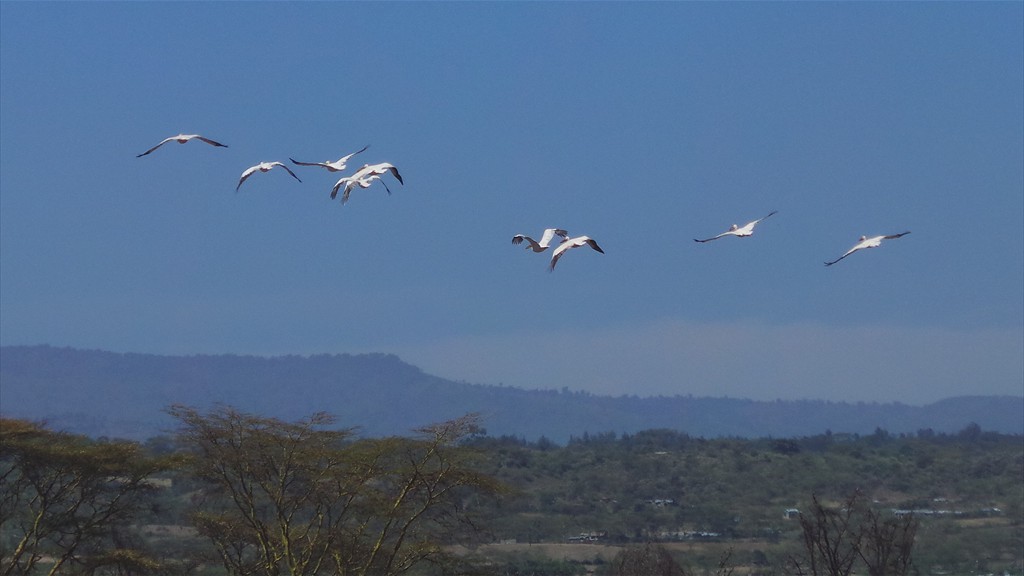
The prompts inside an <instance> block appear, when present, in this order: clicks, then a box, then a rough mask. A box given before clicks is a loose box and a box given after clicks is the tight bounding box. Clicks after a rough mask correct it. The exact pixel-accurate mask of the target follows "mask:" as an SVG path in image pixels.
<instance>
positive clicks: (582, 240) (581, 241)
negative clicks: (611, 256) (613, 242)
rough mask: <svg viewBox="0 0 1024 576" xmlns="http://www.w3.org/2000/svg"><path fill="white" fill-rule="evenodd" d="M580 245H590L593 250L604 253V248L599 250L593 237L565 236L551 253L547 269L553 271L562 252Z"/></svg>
mask: <svg viewBox="0 0 1024 576" xmlns="http://www.w3.org/2000/svg"><path fill="white" fill-rule="evenodd" d="M580 246H590V247H591V248H593V249H594V250H597V251H598V252H600V253H601V254H604V250H601V247H600V246H598V245H597V242H595V241H594V239H593V238H591V237H589V236H577V237H575V238H567V239H565V240H563V241H562V243H561V244H559V245H558V248H555V251H554V252H553V253H552V254H551V265H550V267H549V268H548V270H550V271H554V269H555V264H558V259H559V258H561V257H562V255H563V254H565V253H566V252H568V251H569V250H571V249H573V248H579V247H580Z"/></svg>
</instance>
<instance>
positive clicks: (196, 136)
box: [136, 134, 228, 158]
mask: <svg viewBox="0 0 1024 576" xmlns="http://www.w3.org/2000/svg"><path fill="white" fill-rule="evenodd" d="M189 140H202V141H203V142H206V143H207V144H212V145H213V146H220V147H221V148H227V147H228V146H227V144H221V143H220V142H214V141H213V140H210V139H209V138H206V137H205V136H200V135H199V134H178V135H177V136H171V137H170V138H165V139H164V140H163V141H162V142H160V143H159V144H157V145H156V146H153V147H152V148H150V149H149V150H146V151H145V152H143V153H142V154H139V155H138V156H136V158H142V157H143V156H145V155H146V154H149V153H150V152H152V151H153V150H156V149H157V148H159V147H161V146H163V145H164V144H167V143H168V142H172V141H173V142H177V143H178V144H184V143H185V142H188V141H189Z"/></svg>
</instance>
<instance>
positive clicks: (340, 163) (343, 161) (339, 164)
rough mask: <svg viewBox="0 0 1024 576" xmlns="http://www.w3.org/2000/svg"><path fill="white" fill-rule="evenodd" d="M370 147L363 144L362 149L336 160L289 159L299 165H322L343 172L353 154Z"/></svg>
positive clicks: (332, 170)
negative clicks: (302, 160) (310, 160)
mask: <svg viewBox="0 0 1024 576" xmlns="http://www.w3.org/2000/svg"><path fill="white" fill-rule="evenodd" d="M369 147H370V146H369V145H367V146H363V148H362V150H357V151H355V152H353V153H351V154H349V155H348V156H342V157H341V158H339V159H338V160H335V161H334V162H330V161H327V162H299V161H298V160H296V159H294V158H289V160H291V161H292V163H293V164H297V165H299V166H321V167H323V168H326V169H327V171H328V172H341V171H342V170H344V169H345V168H348V161H349V160H351V159H352V157H353V156H355V155H356V154H359V153H360V152H363V151H365V150H366V149H367V148H369Z"/></svg>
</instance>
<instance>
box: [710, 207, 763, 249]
mask: <svg viewBox="0 0 1024 576" xmlns="http://www.w3.org/2000/svg"><path fill="white" fill-rule="evenodd" d="M775 212H776V210H772V212H771V214H768V216H771V215H772V214H775ZM768 216H765V217H763V218H758V219H757V220H754V221H753V222H747V223H746V224H744V225H743V227H742V228H740V227H739V226H737V225H735V224H733V225H732V226H730V227H729V229H728V230H726V231H725V232H722V233H721V234H719V235H718V236H712V237H711V238H705V239H703V240H698V239H696V238H694V239H693V241H694V242H711V241H712V240H718V239H719V238H721V237H722V236H737V237H740V238H744V237H746V236H750V235H752V234H753V233H754V226H757V223H758V222H760V221H761V220H764V219H765V218H767V217H768Z"/></svg>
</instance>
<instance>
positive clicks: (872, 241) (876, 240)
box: [825, 230, 910, 266]
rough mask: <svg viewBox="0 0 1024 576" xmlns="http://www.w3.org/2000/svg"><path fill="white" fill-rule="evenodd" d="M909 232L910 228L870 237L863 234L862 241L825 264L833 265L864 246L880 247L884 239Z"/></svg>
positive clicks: (891, 238)
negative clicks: (896, 232) (897, 232)
mask: <svg viewBox="0 0 1024 576" xmlns="http://www.w3.org/2000/svg"><path fill="white" fill-rule="evenodd" d="M907 234H910V231H909V230H908V231H906V232H901V233H899V234H890V235H888V236H872V237H871V238H868V237H867V236H861V237H860V242H858V243H857V244H855V245H854V246H853V248H850V249H849V250H847V251H846V254H843V255H842V256H840V257H839V258H836V259H835V260H833V261H831V262H825V266H831V265H833V264H835V263H836V262H839V261H840V260H842V259H843V258H846V257H847V256H849V255H850V254H853V253H854V252H856V251H857V250H863V249H864V248H878V247H879V246H881V245H882V240H894V239H896V238H900V237H902V236H906V235H907Z"/></svg>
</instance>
